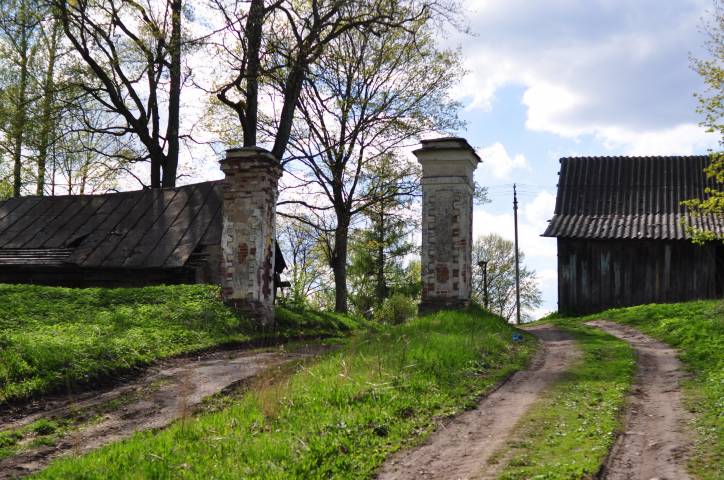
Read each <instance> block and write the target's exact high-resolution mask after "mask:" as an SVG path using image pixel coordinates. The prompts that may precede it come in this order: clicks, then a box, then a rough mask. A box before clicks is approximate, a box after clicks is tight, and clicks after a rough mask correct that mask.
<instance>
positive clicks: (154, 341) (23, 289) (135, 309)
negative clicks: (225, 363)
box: [0, 284, 359, 405]
mask: <svg viewBox="0 0 724 480" xmlns="http://www.w3.org/2000/svg"><path fill="white" fill-rule="evenodd" d="M0 305H1V306H2V307H1V308H0V405H1V404H3V403H5V402H8V401H17V400H22V399H25V398H28V397H30V396H33V395H37V394H40V393H45V392H48V391H51V390H59V389H60V390H65V389H67V388H72V387H74V386H75V385H77V384H91V383H93V382H95V381H97V380H101V379H106V378H109V377H111V376H114V375H117V374H118V373H119V372H122V371H127V370H130V369H133V368H136V367H138V366H141V365H145V364H148V363H150V362H153V361H155V360H157V359H160V358H166V357H171V356H174V355H179V354H183V353H188V352H193V351H198V350H202V349H204V348H209V347H212V346H215V345H219V344H224V343H235V342H243V341H248V340H251V339H258V338H262V337H268V336H283V337H284V336H296V335H305V334H325V335H328V334H335V333H339V332H345V331H349V330H352V329H355V328H358V327H359V323H357V322H356V321H355V320H353V319H350V318H346V317H344V316H342V315H333V314H321V313H316V312H291V311H289V310H285V309H279V310H278V317H279V318H278V320H279V321H278V326H277V328H276V329H274V330H268V331H259V330H257V329H255V328H254V327H253V325H251V324H250V323H248V322H246V321H244V320H242V319H240V318H239V317H238V316H236V315H235V314H234V313H233V312H232V311H231V310H230V309H229V308H227V307H226V306H224V304H223V303H222V302H221V300H220V296H219V288H218V287H216V286H209V285H176V286H154V287H145V288H116V289H107V288H87V289H71V288H58V287H42V286H36V285H2V284H0Z"/></svg>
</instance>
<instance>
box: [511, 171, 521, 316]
mask: <svg viewBox="0 0 724 480" xmlns="http://www.w3.org/2000/svg"><path fill="white" fill-rule="evenodd" d="M513 220H514V222H515V323H516V325H520V260H519V257H518V191H517V188H516V185H515V184H513Z"/></svg>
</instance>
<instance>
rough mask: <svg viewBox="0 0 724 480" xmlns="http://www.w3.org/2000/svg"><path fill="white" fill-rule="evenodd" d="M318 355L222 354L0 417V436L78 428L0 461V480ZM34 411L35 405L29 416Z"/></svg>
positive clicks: (156, 423) (154, 423)
mask: <svg viewBox="0 0 724 480" xmlns="http://www.w3.org/2000/svg"><path fill="white" fill-rule="evenodd" d="M324 348H328V347H324ZM321 349H322V347H318V346H310V347H307V348H301V349H299V350H297V351H295V352H294V353H288V352H284V351H279V350H277V351H249V350H248V349H246V350H244V349H241V350H226V351H222V352H212V353H204V354H203V355H201V356H199V357H194V358H177V359H172V360H168V361H164V362H161V364H159V365H157V366H154V367H151V368H149V369H148V371H147V372H145V373H144V374H143V375H142V376H141V377H139V378H137V379H136V380H134V381H132V382H130V383H127V384H124V385H120V386H117V387H115V388H112V389H110V390H107V391H105V392H103V393H97V392H96V393H94V392H86V393H84V394H83V395H81V396H78V397H76V398H72V399H68V398H67V397H56V398H47V399H44V400H43V402H39V403H40V404H42V405H43V407H44V408H42V409H41V410H39V411H31V412H22V411H9V412H5V413H4V414H0V431H8V430H14V429H18V428H21V427H23V426H26V425H29V424H31V423H32V422H35V421H37V420H39V419H41V418H49V419H54V420H56V421H60V422H64V421H65V422H68V421H69V420H70V421H72V422H75V423H76V424H77V425H76V427H77V428H74V429H73V430H71V431H70V432H68V434H67V435H63V436H62V437H61V438H60V440H59V441H58V442H57V443H56V444H55V445H52V446H41V447H36V448H30V449H24V450H25V451H23V453H21V454H19V455H16V456H13V457H9V458H6V459H3V460H0V479H2V480H5V479H10V478H16V477H18V476H24V475H28V474H30V473H32V472H35V471H38V470H40V469H42V468H44V467H45V466H47V464H48V463H50V461H51V460H52V459H54V458H56V457H58V456H61V455H65V454H68V453H71V452H72V453H83V452H86V451H89V450H91V449H94V448H98V447H100V446H102V445H105V444H107V443H110V442H114V441H117V440H121V439H123V438H126V437H129V436H130V435H132V434H133V433H134V432H137V431H140V430H147V429H153V428H161V427H165V426H167V425H169V424H170V423H171V422H173V421H174V420H176V419H178V418H182V417H185V416H186V415H189V414H191V413H193V412H194V410H196V409H197V408H198V406H199V404H200V403H201V402H202V401H203V400H204V398H206V397H209V396H210V395H213V394H215V393H218V392H221V391H223V390H225V389H227V388H229V387H231V386H233V385H236V384H239V383H240V382H244V381H245V380H248V379H250V378H251V377H254V376H256V375H257V374H259V373H260V372H262V371H264V370H267V369H269V368H271V367H274V366H276V365H281V364H282V363H285V362H288V361H291V360H294V359H299V358H305V357H309V356H311V355H315V354H318V353H319V352H320V350H321ZM37 408H38V404H36V405H35V407H30V410H32V409H36V410H37ZM30 441H32V438H31V439H30Z"/></svg>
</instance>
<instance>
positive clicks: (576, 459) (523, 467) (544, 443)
mask: <svg viewBox="0 0 724 480" xmlns="http://www.w3.org/2000/svg"><path fill="white" fill-rule="evenodd" d="M555 323H556V324H557V325H558V326H559V327H560V328H562V329H564V330H566V331H568V332H570V333H571V334H572V335H573V336H574V338H575V339H576V340H577V342H578V344H579V345H580V347H581V350H582V358H581V359H580V360H579V361H578V362H577V363H576V364H574V366H573V367H572V368H571V369H570V370H569V371H568V372H567V373H566V374H565V376H564V377H563V379H562V381H561V382H560V383H558V384H556V385H555V386H554V387H553V388H552V389H551V390H550V391H548V392H546V393H545V394H544V395H543V396H542V397H541V399H539V400H538V401H537V402H536V403H535V404H534V406H533V407H532V408H531V410H530V411H529V412H528V413H527V414H526V416H525V417H524V419H523V420H522V421H521V423H519V425H518V427H517V430H516V432H515V436H514V440H513V441H511V442H509V443H508V445H506V447H505V449H504V450H503V451H502V452H501V453H500V454H498V455H496V457H497V461H506V460H507V465H506V467H505V468H504V469H503V471H502V473H501V476H500V478H501V479H504V480H513V479H571V480H573V479H580V478H592V477H593V476H594V475H595V474H596V472H597V471H598V470H599V468H600V466H601V464H602V463H603V461H604V459H605V457H606V455H607V453H608V450H609V448H610V447H611V445H612V444H613V441H614V440H615V434H616V432H617V430H618V428H619V427H620V412H621V411H622V407H623V405H624V402H625V396H626V392H627V391H628V389H629V388H630V385H631V382H632V379H633V374H634V370H635V360H634V354H633V350H632V349H631V347H629V346H628V344H627V343H625V342H623V341H621V340H618V339H616V338H614V337H612V336H610V335H607V334H605V333H603V332H601V331H600V330H597V329H593V328H588V327H586V326H584V325H581V324H580V323H578V322H577V321H576V320H566V319H561V320H556V321H555Z"/></svg>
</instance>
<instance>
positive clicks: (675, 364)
mask: <svg viewBox="0 0 724 480" xmlns="http://www.w3.org/2000/svg"><path fill="white" fill-rule="evenodd" d="M589 325H593V326H596V327H598V328H600V329H602V330H604V331H606V332H607V333H610V334H611V335H614V336H616V337H618V338H620V339H622V340H625V341H627V342H628V343H630V344H631V345H632V346H633V347H634V349H635V351H636V356H637V365H638V370H637V373H636V377H635V379H634V386H633V389H632V392H631V395H630V398H629V401H628V406H627V413H626V417H625V426H624V431H623V433H622V434H621V435H620V436H619V438H618V440H617V441H616V443H615V444H614V446H613V449H612V450H611V453H610V454H609V457H608V460H607V462H606V465H605V467H604V470H603V474H602V476H601V478H604V479H607V480H624V479H626V480H649V479H654V478H655V479H657V480H687V479H689V478H690V477H689V475H688V474H687V473H686V460H687V448H688V446H689V445H690V444H691V436H690V434H689V433H688V431H687V430H688V423H689V422H690V420H691V416H690V414H689V413H688V412H687V411H686V409H684V407H683V406H682V398H681V390H680V388H679V385H680V383H681V381H682V380H683V379H684V378H685V377H686V374H685V372H684V370H683V368H682V365H681V362H680V361H679V360H678V359H677V358H676V350H674V349H673V348H671V347H669V346H668V345H665V344H663V343H661V342H658V341H656V340H654V339H652V338H651V337H648V336H646V335H644V334H642V333H641V332H639V331H637V330H635V329H633V328H631V327H627V326H624V325H619V324H617V323H613V322H607V321H603V320H597V321H594V322H589Z"/></svg>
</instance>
